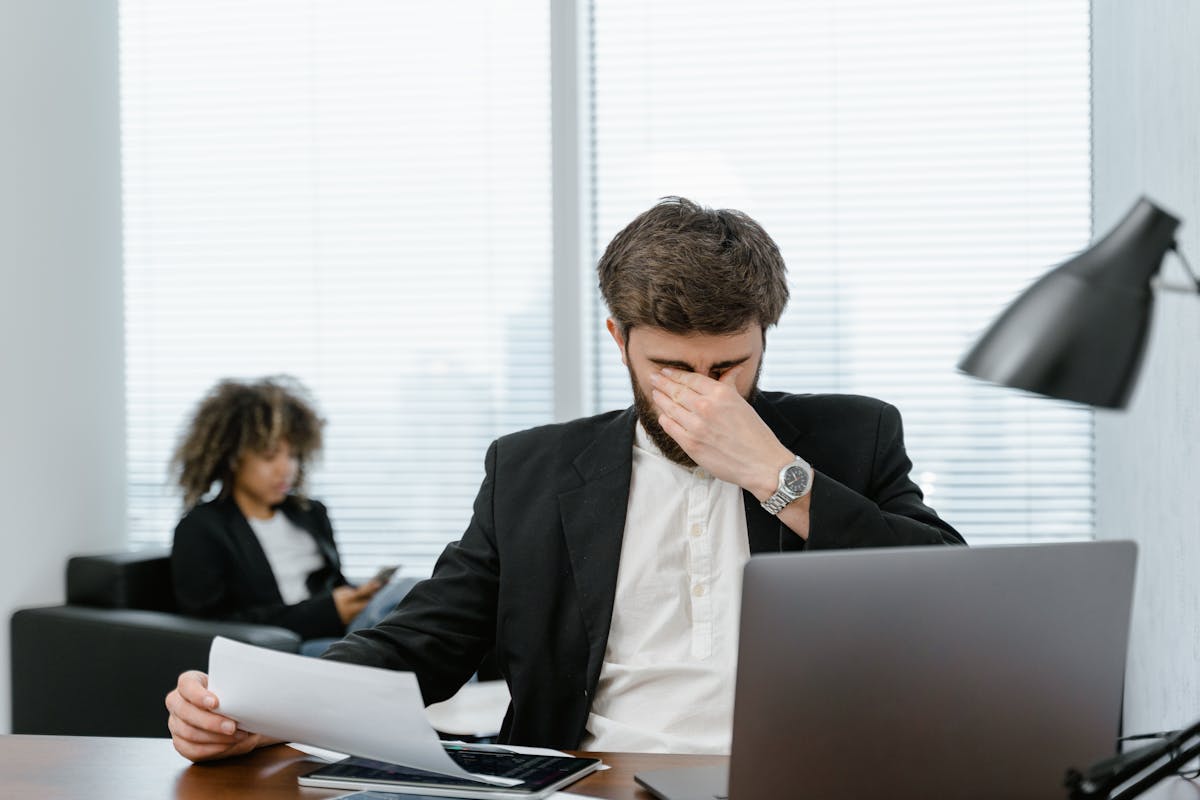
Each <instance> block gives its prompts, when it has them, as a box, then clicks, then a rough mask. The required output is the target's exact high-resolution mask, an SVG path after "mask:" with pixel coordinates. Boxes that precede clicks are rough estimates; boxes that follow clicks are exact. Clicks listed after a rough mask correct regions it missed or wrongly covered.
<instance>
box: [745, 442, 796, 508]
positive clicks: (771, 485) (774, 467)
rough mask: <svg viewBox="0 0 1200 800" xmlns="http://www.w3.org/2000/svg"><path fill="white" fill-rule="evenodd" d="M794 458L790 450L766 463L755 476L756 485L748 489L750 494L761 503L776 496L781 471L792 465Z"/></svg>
mask: <svg viewBox="0 0 1200 800" xmlns="http://www.w3.org/2000/svg"><path fill="white" fill-rule="evenodd" d="M794 458H795V456H794V455H792V453H791V451H790V450H784V451H782V453H780V454H779V455H778V456H776V457H774V458H771V459H769V460H767V461H764V462H763V465H762V466H761V467H760V468H759V469H758V471H757V475H755V481H754V483H753V484H752V485H750V486H747V487H746V488H747V489H749V490H750V494H752V495H754V497H755V498H756V499H757V500H758V502H760V503H762V502H764V501H765V500H766V499H767V498H769V497H770V496H771V495H773V494H775V490H776V489H778V488H779V471H780V470H781V469H783V468H784V467H786V466H787V465H788V464H790V463H792V459H794Z"/></svg>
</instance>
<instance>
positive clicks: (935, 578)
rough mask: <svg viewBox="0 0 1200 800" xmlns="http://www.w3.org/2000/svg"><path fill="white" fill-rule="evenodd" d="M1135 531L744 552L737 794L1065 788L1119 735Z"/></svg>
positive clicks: (961, 794)
mask: <svg viewBox="0 0 1200 800" xmlns="http://www.w3.org/2000/svg"><path fill="white" fill-rule="evenodd" d="M1135 559H1136V548H1135V546H1134V545H1133V543H1131V542H1079V543H1071V544H1059V545H1036V546H1019V547H980V548H952V547H938V548H898V549H889V550H858V551H837V552H828V553H816V552H813V553H803V554H795V555H778V556H769V557H760V558H754V559H751V561H750V563H749V564H748V565H747V567H746V573H745V582H744V587H743V600H742V621H741V634H740V636H741V638H740V644H739V663H738V675H737V695H736V701H735V707H734V725H733V746H732V757H731V759H730V783H729V796H730V797H731V798H732V800H760V799H761V800H766V798H778V797H791V798H806V797H813V798H823V799H824V800H840V799H841V798H863V797H871V796H886V797H893V798H930V797H936V798H940V800H948V799H950V798H975V799H977V800H978V799H983V800H986V798H1013V797H1022V798H1030V799H1031V800H1036V799H1037V798H1062V797H1063V796H1064V794H1065V793H1064V790H1063V777H1064V775H1065V773H1066V770H1067V768H1068V767H1072V766H1075V767H1082V766H1086V765H1088V764H1091V763H1092V762H1094V761H1096V760H1098V759H1100V758H1102V757H1105V756H1107V755H1111V754H1113V753H1114V752H1115V746H1116V742H1115V739H1116V736H1117V727H1118V720H1119V715H1120V703H1121V691H1122V685H1123V680H1124V669H1125V653H1126V646H1127V640H1128V629H1129V617H1130V606H1131V602H1132V593H1133V575H1134V564H1135Z"/></svg>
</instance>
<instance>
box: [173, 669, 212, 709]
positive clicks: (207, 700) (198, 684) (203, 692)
mask: <svg viewBox="0 0 1200 800" xmlns="http://www.w3.org/2000/svg"><path fill="white" fill-rule="evenodd" d="M175 690H176V691H177V692H179V694H180V695H181V696H182V697H183V699H184V700H187V701H188V702H189V703H192V704H194V705H197V706H201V707H203V708H216V707H217V705H218V704H219V702H220V701H218V700H217V696H216V695H215V694H213V693H212V692H210V691H209V690H208V676H207V675H205V674H204V673H203V672H199V671H197V670H190V671H188V672H185V673H183V674H182V675H180V676H179V683H178V684H177V685H176V689H175Z"/></svg>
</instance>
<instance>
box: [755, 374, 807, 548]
mask: <svg viewBox="0 0 1200 800" xmlns="http://www.w3.org/2000/svg"><path fill="white" fill-rule="evenodd" d="M750 404H751V405H752V406H753V407H754V410H755V411H756V412H757V413H758V416H759V417H760V418H762V421H763V422H765V423H767V427H768V428H770V429H771V432H772V433H774V434H775V438H777V439H779V441H780V443H782V444H783V446H784V447H786V448H788V449H789V450H791V451H792V452H793V453H795V454H796V455H798V456H801V457H803V456H804V453H803V452H801V451H802V450H803V449H804V447H803V440H804V438H805V437H804V434H803V433H802V432H801V431H799V430H797V429H796V426H795V425H793V424H792V423H791V422H790V421H788V420H787V419H786V418H785V417H784V416H783V415H782V414H780V413H779V412H778V411H777V410H776V409H775V406H774V405H772V404H771V402H770V401H769V400H767V398H766V397H765V396H764V395H763V393H762V392H755V394H754V398H753V399H752V400H751V403H750ZM742 500H743V501H744V503H745V506H746V533H747V535H748V536H749V539H750V552H751V553H763V552H769V553H778V552H784V551H788V550H803V549H804V540H803V539H801V538H800V537H799V536H797V535H796V534H795V533H793V532H792V531H791V530H790V529H789V528H787V527H786V526H785V525H783V523H781V522H780V521H779V520H778V519H777V518H775V517H774V516H772V515H770V514H768V513H767V512H766V511H765V510H763V507H762V504H761V503H759V502H758V498H757V497H755V496H754V495H752V494H750V492H747V491H744V490H743V491H742Z"/></svg>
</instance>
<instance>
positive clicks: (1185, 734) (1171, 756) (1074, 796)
mask: <svg viewBox="0 0 1200 800" xmlns="http://www.w3.org/2000/svg"><path fill="white" fill-rule="evenodd" d="M1198 754H1200V720H1198V721H1196V722H1194V723H1192V724H1191V725H1189V726H1188V727H1186V728H1184V729H1183V730H1180V731H1176V732H1175V733H1174V734H1172V735H1171V736H1170V737H1168V738H1166V739H1164V740H1163V741H1161V742H1156V743H1155V744H1150V745H1146V746H1144V747H1139V748H1138V749H1136V750H1131V751H1129V752H1128V753H1122V754H1121V755H1118V756H1113V757H1111V758H1106V759H1104V760H1103V761H1099V762H1097V763H1096V764H1093V765H1092V766H1091V767H1088V769H1087V770H1086V771H1085V772H1080V771H1078V770H1075V769H1072V770H1069V771H1068V772H1067V779H1066V784H1067V786H1068V787H1069V788H1070V790H1071V800H1093V799H1096V800H1098V799H1099V798H1106V800H1128V799H1129V798H1132V797H1137V796H1138V795H1139V794H1141V793H1142V792H1144V791H1145V790H1146V789H1148V788H1150V787H1151V786H1153V785H1154V784H1156V783H1158V782H1159V781H1160V780H1162V779H1163V778H1165V777H1167V776H1168V775H1170V774H1172V773H1174V772H1177V771H1178V770H1179V768H1180V767H1182V766H1183V765H1184V764H1186V763H1187V762H1188V761H1191V760H1192V759H1193V758H1195V757H1196V756H1197V755H1198ZM1163 759H1165V760H1163ZM1130 781H1133V782H1132V783H1130ZM1126 784H1128V785H1126ZM1119 787H1124V788H1122V789H1121V791H1119V792H1116V791H1115V790H1116V789H1118V788H1119Z"/></svg>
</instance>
